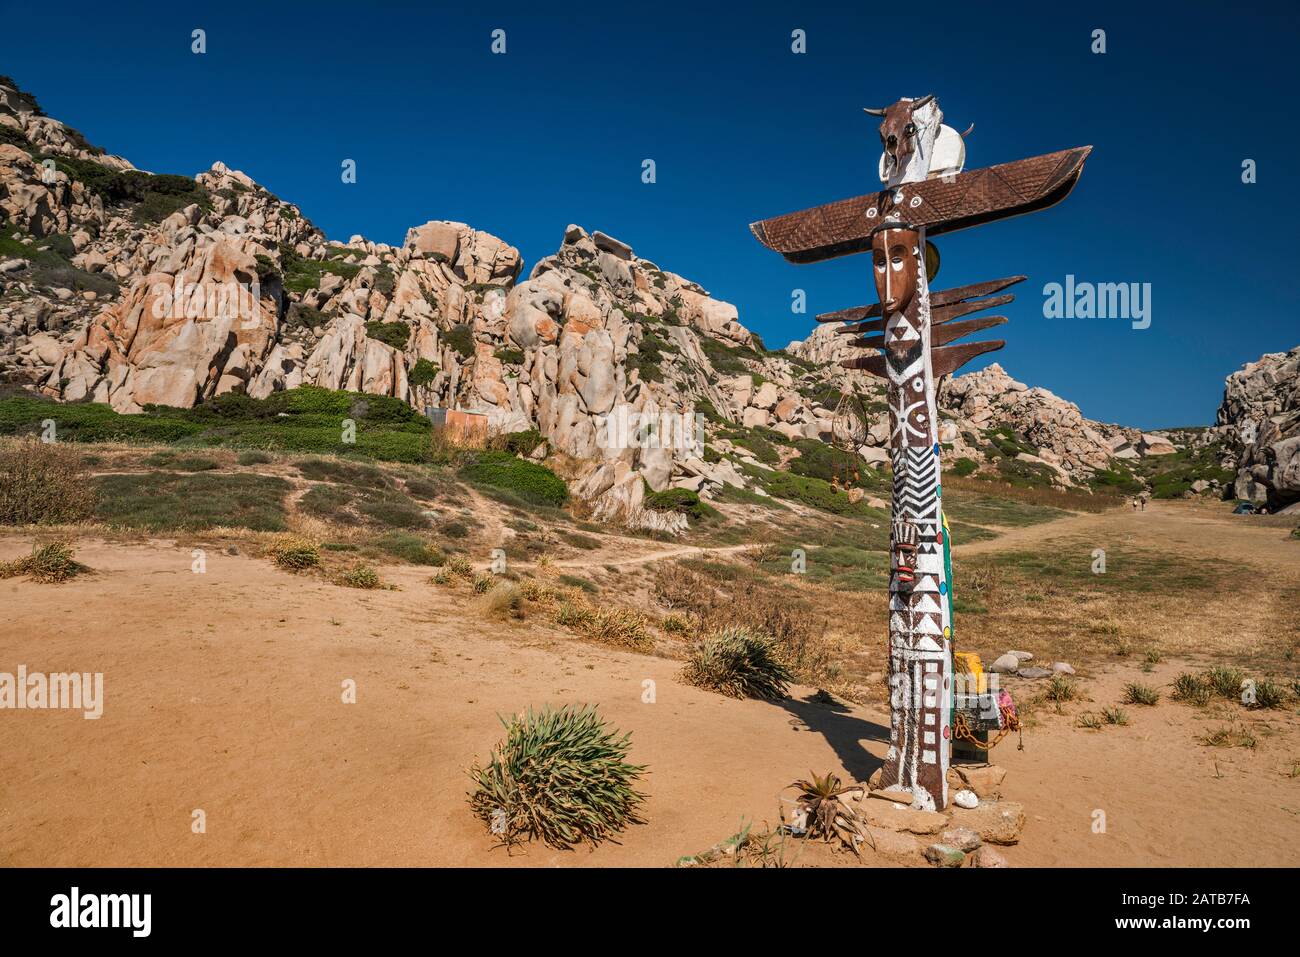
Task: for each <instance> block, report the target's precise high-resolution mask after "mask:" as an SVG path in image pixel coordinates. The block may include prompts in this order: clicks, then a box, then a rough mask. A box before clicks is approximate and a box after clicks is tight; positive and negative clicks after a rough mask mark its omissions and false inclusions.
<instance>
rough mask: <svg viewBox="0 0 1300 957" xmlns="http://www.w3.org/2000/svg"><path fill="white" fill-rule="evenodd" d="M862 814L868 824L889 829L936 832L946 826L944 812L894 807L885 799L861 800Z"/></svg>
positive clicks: (921, 832)
mask: <svg viewBox="0 0 1300 957" xmlns="http://www.w3.org/2000/svg"><path fill="white" fill-rule="evenodd" d="M872 793H873V794H874V793H875V792H872ZM862 814H863V816H864V817H865V818H866V819H867V823H868V824H871V825H874V826H875V827H883V828H888V829H889V830H891V831H910V832H912V833H913V834H938V833H939V832H940V831H942V830H943V829H944V828H945V827H947V826H948V816H947V815H946V814H940V813H939V812H938V811H922V810H919V809H917V808H910V807H895V806H894V805H893V804H890V803H888V802H886V801H863V802H862Z"/></svg>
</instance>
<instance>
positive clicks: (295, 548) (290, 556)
mask: <svg viewBox="0 0 1300 957" xmlns="http://www.w3.org/2000/svg"><path fill="white" fill-rule="evenodd" d="M270 554H271V560H272V561H274V562H275V563H276V564H277V565H279V566H280V567H281V568H284V569H288V570H289V571H301V570H303V569H305V568H315V567H317V566H318V565H320V549H319V548H317V546H316V543H315V542H313V541H310V540H308V539H305V538H298V537H296V536H286V537H284V538H281V539H279V540H278V541H276V542H274V543H272V545H271V548H270Z"/></svg>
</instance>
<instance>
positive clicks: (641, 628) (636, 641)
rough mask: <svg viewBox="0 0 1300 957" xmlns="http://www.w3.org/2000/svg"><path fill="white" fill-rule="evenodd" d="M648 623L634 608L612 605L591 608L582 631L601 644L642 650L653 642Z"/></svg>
mask: <svg viewBox="0 0 1300 957" xmlns="http://www.w3.org/2000/svg"><path fill="white" fill-rule="evenodd" d="M648 625H649V619H648V618H646V616H645V615H644V614H642V613H641V612H639V611H637V610H636V609H635V608H624V607H622V606H619V605H614V606H611V607H602V608H595V609H592V610H591V613H590V616H589V617H588V618H587V620H586V621H585V622H584V624H583V625H582V633H583V634H584V635H585V636H586V637H588V638H590V639H592V640H593V641H599V642H602V643H603V644H607V645H620V646H622V647H624V648H635V649H639V650H644V649H647V648H649V647H651V646H652V645H653V644H654V638H653V636H651V634H650V632H649V631H648V630H647V626H648Z"/></svg>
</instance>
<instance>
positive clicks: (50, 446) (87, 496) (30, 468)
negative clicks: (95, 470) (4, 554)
mask: <svg viewBox="0 0 1300 957" xmlns="http://www.w3.org/2000/svg"><path fill="white" fill-rule="evenodd" d="M94 510H95V489H94V486H93V485H92V484H91V482H90V476H89V474H88V473H87V471H86V468H85V466H84V464H83V463H82V460H81V456H80V455H79V454H78V453H77V452H76V451H75V450H74V449H71V448H69V447H68V446H67V445H64V444H62V443H58V442H50V443H46V442H41V441H40V440H39V439H35V438H29V439H21V440H19V441H16V442H4V443H3V444H0V525H34V524H45V525H55V524H65V523H72V522H81V521H85V520H86V519H88V518H90V517H91V515H93V514H94Z"/></svg>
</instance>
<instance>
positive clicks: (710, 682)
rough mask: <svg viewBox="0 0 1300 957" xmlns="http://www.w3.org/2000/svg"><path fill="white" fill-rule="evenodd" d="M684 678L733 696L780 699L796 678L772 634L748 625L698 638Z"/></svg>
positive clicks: (692, 682) (692, 649) (684, 671)
mask: <svg viewBox="0 0 1300 957" xmlns="http://www.w3.org/2000/svg"><path fill="white" fill-rule="evenodd" d="M682 680H683V681H685V682H686V683H687V684H692V685H695V686H696V687H697V688H705V689H707V690H709V691H716V692H718V693H719V694H723V695H726V696H727V697H729V698H763V699H767V700H777V699H780V698H784V697H785V696H786V690H787V685H788V683H789V682H790V681H792V680H793V678H792V676H791V675H790V672H789V671H788V670H787V669H786V667H785V665H783V664H782V663H781V662H780V661H779V660H778V659H777V657H776V655H775V653H774V649H773V645H772V642H771V640H770V639H769V638H767V637H766V636H764V635H761V634H759V633H757V632H754V631H751V630H750V629H748V628H740V627H733V628H724V629H723V630H721V631H718V632H715V633H713V634H712V635H709V636H708V637H706V638H704V639H703V640H702V641H698V642H696V643H695V644H694V645H693V646H692V647H691V651H690V658H689V659H688V661H687V664H686V668H685V669H684V670H683V671H682Z"/></svg>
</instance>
